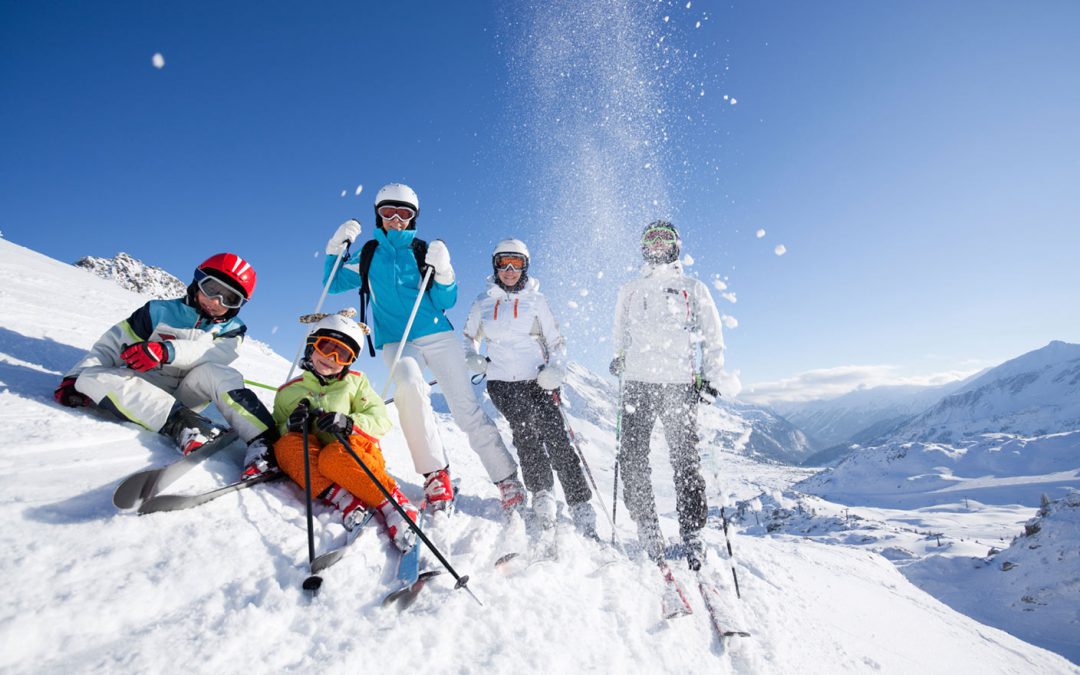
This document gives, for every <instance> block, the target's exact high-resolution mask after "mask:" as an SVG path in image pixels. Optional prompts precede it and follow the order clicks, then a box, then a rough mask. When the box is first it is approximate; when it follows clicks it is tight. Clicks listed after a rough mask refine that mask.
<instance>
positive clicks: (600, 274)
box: [596, 270, 604, 279]
mask: <svg viewBox="0 0 1080 675" xmlns="http://www.w3.org/2000/svg"><path fill="white" fill-rule="evenodd" d="M596 278H597V279H603V278H604V272H603V270H601V271H599V272H597V273H596Z"/></svg>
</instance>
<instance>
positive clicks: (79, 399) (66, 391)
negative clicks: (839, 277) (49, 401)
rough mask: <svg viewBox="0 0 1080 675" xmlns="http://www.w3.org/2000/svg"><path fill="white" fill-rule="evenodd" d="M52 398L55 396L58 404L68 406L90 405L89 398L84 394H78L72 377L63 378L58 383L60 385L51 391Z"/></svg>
mask: <svg viewBox="0 0 1080 675" xmlns="http://www.w3.org/2000/svg"><path fill="white" fill-rule="evenodd" d="M53 398H55V399H56V402H57V403H59V404H60V405H66V406H67V407H69V408H78V407H80V406H87V405H90V399H89V398H87V397H86V396H85V395H84V394H80V393H79V391H78V390H77V389H75V378H74V377H68V378H65V379H64V381H63V382H61V383H60V386H59V387H57V388H56V391H54V392H53Z"/></svg>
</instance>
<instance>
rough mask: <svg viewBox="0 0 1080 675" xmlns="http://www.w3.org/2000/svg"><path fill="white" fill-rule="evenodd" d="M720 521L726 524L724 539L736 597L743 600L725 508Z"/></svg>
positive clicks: (721, 511) (721, 508)
mask: <svg viewBox="0 0 1080 675" xmlns="http://www.w3.org/2000/svg"><path fill="white" fill-rule="evenodd" d="M720 520H721V521H723V523H724V539H725V540H726V541H727V557H728V562H730V563H731V578H732V579H734V580H735V597H737V598H739V599H740V600H742V593H740V592H739V575H738V574H736V573H735V554H734V553H732V552H731V537H730V536H729V535H728V531H727V514H726V513H724V507H723V506H721V507H720Z"/></svg>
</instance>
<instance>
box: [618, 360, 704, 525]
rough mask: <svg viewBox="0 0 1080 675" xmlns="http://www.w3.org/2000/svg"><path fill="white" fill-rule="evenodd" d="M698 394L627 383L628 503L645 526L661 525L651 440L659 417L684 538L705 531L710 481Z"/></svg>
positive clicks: (622, 451)
mask: <svg viewBox="0 0 1080 675" xmlns="http://www.w3.org/2000/svg"><path fill="white" fill-rule="evenodd" d="M697 406H698V395H697V392H696V391H695V390H694V386H693V385H692V384H685V385H684V384H650V383H647V382H633V381H628V382H624V383H623V393H622V420H621V425H622V427H621V429H622V439H621V443H620V444H619V467H620V472H621V473H622V476H623V499H624V500H625V501H626V508H627V510H628V511H630V517H631V518H633V519H634V522H637V523H639V524H641V523H643V522H644V523H646V524H647V523H649V522H650V521H651V522H658V517H657V514H656V498H655V496H654V495H653V487H652V469H651V468H650V466H649V437H650V436H651V435H652V430H653V427H654V426H656V418H657V417H659V418H660V422H661V423H662V424H663V425H664V436H665V437H666V438H667V443H668V448H669V450H670V452H671V467H672V469H674V471H675V506H676V509H677V510H678V512H679V532H680V534H682V535H683V536H685V535H687V534H688V533H690V532H696V531H698V530H700V529H701V528H703V527H705V518H706V516H707V515H708V506H707V505H706V503H705V479H704V478H703V477H702V475H701V455H700V454H699V453H698V447H697V446H698V433H697Z"/></svg>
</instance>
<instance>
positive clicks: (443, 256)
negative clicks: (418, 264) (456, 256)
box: [424, 239, 454, 286]
mask: <svg viewBox="0 0 1080 675" xmlns="http://www.w3.org/2000/svg"><path fill="white" fill-rule="evenodd" d="M424 263H425V264H428V265H431V266H432V267H434V268H435V283H437V284H442V285H443V286H447V285H449V284H452V283H454V268H453V267H451V266H450V251H448V250H447V249H446V244H444V243H443V241H442V239H436V240H435V241H433V242H431V243H430V244H428V247H427V255H426V256H424Z"/></svg>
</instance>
